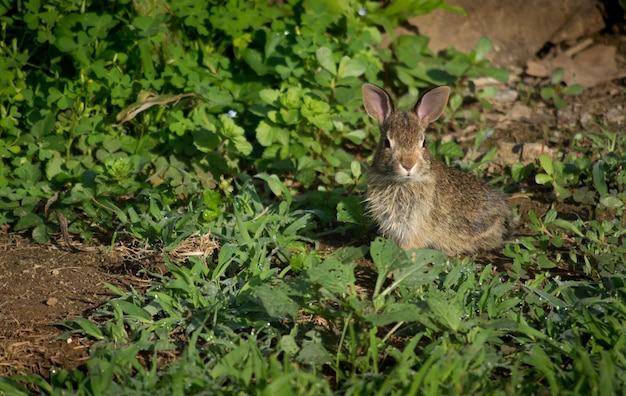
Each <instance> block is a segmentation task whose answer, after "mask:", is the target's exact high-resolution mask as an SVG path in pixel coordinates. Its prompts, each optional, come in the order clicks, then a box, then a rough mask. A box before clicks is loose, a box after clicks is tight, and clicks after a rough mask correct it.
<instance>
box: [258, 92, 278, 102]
mask: <svg viewBox="0 0 626 396" xmlns="http://www.w3.org/2000/svg"><path fill="white" fill-rule="evenodd" d="M259 97H260V98H261V100H262V101H263V102H265V103H267V104H268V105H272V106H277V105H278V100H279V99H280V92H279V91H278V90H276V89H262V90H261V91H259Z"/></svg>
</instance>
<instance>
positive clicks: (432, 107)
mask: <svg viewBox="0 0 626 396" xmlns="http://www.w3.org/2000/svg"><path fill="white" fill-rule="evenodd" d="M449 96H450V88H449V87H437V88H435V89H432V90H430V91H428V92H426V94H424V96H422V98H421V99H420V100H419V101H418V102H417V104H416V105H415V110H413V111H415V113H416V114H417V116H418V117H419V118H420V120H421V121H422V122H423V123H424V124H429V123H431V122H433V121H435V120H437V118H439V117H440V116H441V113H443V110H444V109H445V108H446V104H448V97H449Z"/></svg>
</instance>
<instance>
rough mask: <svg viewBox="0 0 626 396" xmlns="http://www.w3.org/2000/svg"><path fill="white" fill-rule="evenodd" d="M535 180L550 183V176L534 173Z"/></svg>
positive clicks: (539, 182) (538, 182)
mask: <svg viewBox="0 0 626 396" xmlns="http://www.w3.org/2000/svg"><path fill="white" fill-rule="evenodd" d="M535 182H536V183H537V184H549V183H552V177H551V176H549V175H546V174H545V173H538V174H536V175H535Z"/></svg>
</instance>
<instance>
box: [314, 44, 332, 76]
mask: <svg viewBox="0 0 626 396" xmlns="http://www.w3.org/2000/svg"><path fill="white" fill-rule="evenodd" d="M315 56H316V57H317V61H318V62H319V63H320V65H321V66H322V67H323V68H324V69H326V70H327V71H328V72H330V73H331V74H332V75H333V76H336V75H337V65H336V64H335V60H334V59H333V52H332V51H331V50H330V48H328V47H320V48H318V49H317V51H315Z"/></svg>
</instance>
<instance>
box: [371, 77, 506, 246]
mask: <svg viewBox="0 0 626 396" xmlns="http://www.w3.org/2000/svg"><path fill="white" fill-rule="evenodd" d="M362 90H363V102H364V104H365V110H366V111H367V114H369V115H370V117H372V118H374V119H375V120H376V121H378V123H379V124H380V142H379V144H378V149H377V150H376V154H375V156H374V162H373V164H372V167H371V170H370V175H369V180H368V191H367V197H366V200H365V201H366V206H367V208H368V211H369V213H370V214H371V215H372V216H373V217H374V219H375V220H376V222H377V223H378V226H379V229H380V232H381V233H382V234H383V235H384V236H385V237H387V238H390V239H392V240H394V241H395V242H396V243H397V244H398V245H399V246H400V247H401V248H403V249H412V248H420V247H429V248H434V249H438V250H441V251H443V252H444V253H446V254H448V255H455V254H460V253H474V252H477V251H488V250H494V249H497V248H499V247H501V246H502V245H503V244H504V241H505V239H506V238H507V237H508V236H509V234H510V232H511V229H512V219H511V211H510V209H509V207H508V205H507V203H506V199H505V197H504V196H503V194H501V193H500V192H498V191H496V190H495V189H493V188H491V187H490V186H488V185H487V184H486V183H484V182H483V181H482V180H480V179H478V178H476V177H474V176H472V175H470V174H468V173H465V172H463V171H461V170H459V169H454V168H449V167H447V166H446V165H444V164H442V163H441V162H439V161H437V160H436V159H435V158H434V157H433V155H432V154H431V153H430V152H429V151H428V149H426V147H425V144H424V129H425V128H426V126H427V125H428V124H429V123H431V122H433V121H435V120H437V119H438V118H439V116H440V115H441V113H443V110H444V109H445V107H446V103H447V102H448V96H449V95H450V88H448V87H439V88H435V89H433V90H431V91H429V92H427V93H426V94H425V95H424V96H423V97H422V98H421V99H420V100H419V101H418V102H417V105H415V109H414V110H413V111H406V112H400V111H395V110H394V107H393V103H392V102H391V97H390V96H389V94H387V92H385V90H383V89H382V88H379V87H377V86H375V85H372V84H364V85H363V88H362Z"/></svg>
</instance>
